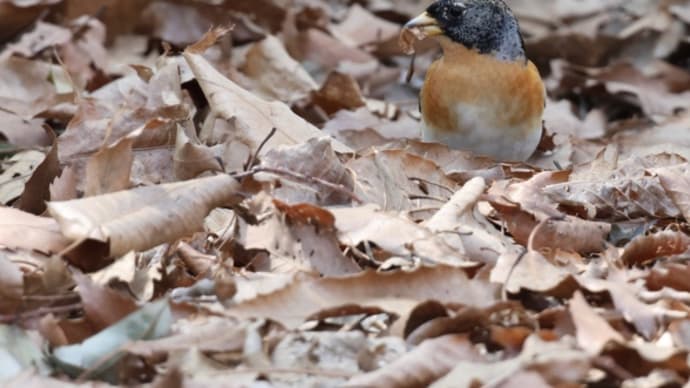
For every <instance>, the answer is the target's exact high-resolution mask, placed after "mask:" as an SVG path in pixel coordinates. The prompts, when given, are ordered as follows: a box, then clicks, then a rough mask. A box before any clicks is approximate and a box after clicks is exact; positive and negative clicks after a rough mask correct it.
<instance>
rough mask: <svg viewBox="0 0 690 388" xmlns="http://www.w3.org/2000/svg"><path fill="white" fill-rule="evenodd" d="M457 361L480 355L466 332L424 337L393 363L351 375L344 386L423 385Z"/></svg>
mask: <svg viewBox="0 0 690 388" xmlns="http://www.w3.org/2000/svg"><path fill="white" fill-rule="evenodd" d="M460 361H476V362H481V361H483V358H482V357H481V355H480V354H479V352H477V351H476V350H475V349H474V347H473V345H472V343H471V342H470V341H469V340H468V339H467V337H466V336H465V335H457V334H451V335H445V336H442V337H438V338H433V339H430V340H426V341H424V342H422V343H421V345H419V346H417V347H416V348H414V349H412V350H411V351H410V352H408V353H406V354H405V355H403V356H402V357H400V358H399V359H397V360H395V361H393V362H392V363H390V364H388V365H386V366H384V367H382V368H380V369H376V370H374V371H371V372H369V373H365V374H361V375H358V376H355V377H353V378H351V379H350V380H349V381H348V382H347V384H345V385H344V386H345V387H391V388H393V387H398V388H403V387H410V388H411V387H422V386H427V385H429V384H431V383H432V382H434V381H436V380H437V379H438V378H439V377H442V376H443V375H445V374H446V373H448V372H449V371H450V370H451V369H453V367H455V365H456V364H457V363H458V362H460Z"/></svg>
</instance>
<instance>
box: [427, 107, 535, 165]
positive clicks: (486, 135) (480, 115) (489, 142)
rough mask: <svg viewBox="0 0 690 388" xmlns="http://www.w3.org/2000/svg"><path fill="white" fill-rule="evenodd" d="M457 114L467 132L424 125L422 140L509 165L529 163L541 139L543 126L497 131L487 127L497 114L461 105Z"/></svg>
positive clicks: (494, 128)
mask: <svg viewBox="0 0 690 388" xmlns="http://www.w3.org/2000/svg"><path fill="white" fill-rule="evenodd" d="M455 111H456V113H457V117H458V119H459V120H460V123H459V124H460V125H459V126H460V127H461V128H465V129H466V130H465V131H462V132H460V131H457V130H456V131H454V132H453V131H447V130H446V131H444V130H439V129H438V128H434V127H433V126H431V125H428V124H427V123H426V122H425V123H424V125H423V128H422V139H423V140H424V141H429V142H438V143H444V144H446V145H448V146H449V147H451V148H455V149H461V150H467V151H472V152H474V153H476V154H482V155H487V156H491V157H493V158H495V159H497V160H506V161H508V160H511V161H522V160H526V159H527V158H529V157H530V156H531V155H532V153H533V152H534V150H535V149H536V148H537V145H538V144H539V140H540V139H541V122H538V123H533V125H534V128H530V130H526V129H525V128H505V127H504V128H496V127H492V126H487V125H486V124H485V123H486V122H487V121H489V120H487V118H488V117H492V115H495V114H496V113H495V112H492V111H488V110H487V109H483V108H481V107H478V106H475V105H468V104H458V105H457V106H456V108H455Z"/></svg>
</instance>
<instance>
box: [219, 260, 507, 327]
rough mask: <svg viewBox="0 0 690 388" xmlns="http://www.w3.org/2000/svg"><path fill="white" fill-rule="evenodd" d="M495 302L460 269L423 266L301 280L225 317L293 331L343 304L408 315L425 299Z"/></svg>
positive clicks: (487, 288)
mask: <svg viewBox="0 0 690 388" xmlns="http://www.w3.org/2000/svg"><path fill="white" fill-rule="evenodd" d="M432 285H433V286H432ZM496 297H497V288H496V286H495V285H491V284H489V283H488V282H482V281H478V280H477V279H473V280H470V279H469V278H468V277H467V275H466V274H465V272H464V271H463V270H462V269H458V268H452V267H444V266H439V267H436V268H424V267H422V268H419V269H417V270H416V271H414V272H411V273H406V272H404V271H398V272H394V273H376V272H372V271H369V272H364V273H361V274H357V275H353V276H347V277H340V278H335V277H333V278H322V279H318V278H313V277H306V276H302V277H298V278H297V279H296V280H294V281H293V282H292V283H291V284H289V285H288V286H287V287H285V288H283V289H280V290H277V291H275V292H272V293H270V294H266V295H262V296H259V297H257V298H255V299H252V300H248V301H246V302H244V303H240V304H238V305H236V306H234V307H231V308H230V309H229V310H228V313H229V314H230V315H234V316H238V317H267V318H271V319H275V320H278V321H280V322H282V323H283V324H285V325H287V326H288V327H291V328H294V327H297V326H298V325H300V324H301V323H302V322H303V321H304V320H305V319H307V318H308V317H310V316H311V315H313V314H316V313H318V312H319V311H321V310H324V309H330V308H334V307H339V306H343V305H348V304H358V305H362V306H378V307H380V308H382V309H383V310H385V311H389V312H393V313H396V314H397V315H398V316H407V313H409V311H411V309H412V308H414V307H415V306H416V305H417V304H418V303H419V302H421V301H425V300H428V299H434V300H438V301H440V302H444V303H445V302H448V303H450V302H455V303H462V304H467V305H471V306H479V307H481V306H486V305H490V304H492V303H494V302H495V300H496ZM296 301H298V303H296Z"/></svg>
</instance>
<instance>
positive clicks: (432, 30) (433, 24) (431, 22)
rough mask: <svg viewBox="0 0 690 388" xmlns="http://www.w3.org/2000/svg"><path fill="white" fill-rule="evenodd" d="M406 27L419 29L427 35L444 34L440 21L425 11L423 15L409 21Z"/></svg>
mask: <svg viewBox="0 0 690 388" xmlns="http://www.w3.org/2000/svg"><path fill="white" fill-rule="evenodd" d="M404 28H405V29H408V30H414V29H416V30H419V31H421V32H422V33H423V34H424V35H426V36H435V35H442V34H443V31H442V30H441V26H439V24H438V21H437V20H436V19H434V18H433V17H431V16H429V14H428V13H426V12H423V13H422V14H421V15H419V16H417V17H416V18H414V19H412V20H410V21H409V22H407V24H405V27H404Z"/></svg>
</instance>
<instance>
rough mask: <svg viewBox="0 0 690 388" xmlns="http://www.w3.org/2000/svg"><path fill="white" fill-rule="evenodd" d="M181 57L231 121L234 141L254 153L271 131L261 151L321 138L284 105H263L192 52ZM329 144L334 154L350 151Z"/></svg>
mask: <svg viewBox="0 0 690 388" xmlns="http://www.w3.org/2000/svg"><path fill="white" fill-rule="evenodd" d="M184 57H185V59H186V60H187V63H189V67H190V68H191V70H192V72H193V73H194V76H195V77H196V79H197V81H198V82H199V85H200V86H201V89H202V90H203V91H204V94H205V95H206V98H207V99H208V101H209V105H210V106H211V109H213V110H214V111H215V112H216V113H217V114H218V115H220V116H221V117H223V118H224V119H226V120H234V121H235V125H236V130H237V131H238V134H237V137H238V138H242V139H245V141H247V142H248V143H249V144H248V145H250V146H251V147H252V148H253V149H256V148H257V147H258V146H259V144H260V143H261V142H262V141H263V140H264V139H265V138H266V137H267V136H268V134H269V132H270V131H271V129H273V128H276V130H277V132H276V134H275V136H273V137H272V138H271V139H270V140H269V141H268V143H267V145H266V147H264V148H263V151H267V150H270V149H271V148H274V147H275V146H277V145H280V144H297V143H302V142H305V141H307V140H309V139H311V138H313V137H322V136H324V134H323V133H322V132H321V131H320V130H319V129H318V128H316V127H315V126H313V125H311V124H309V123H308V122H307V121H305V120H304V119H302V118H301V117H299V116H297V115H296V114H294V113H293V112H292V111H291V110H290V108H289V107H288V106H287V105H285V104H284V103H282V102H279V101H273V102H267V101H264V100H262V99H261V98H259V97H257V96H255V95H253V94H252V93H250V92H248V91H247V90H245V89H243V88H241V87H240V86H239V85H237V84H236V83H234V82H232V81H231V80H229V79H228V78H226V77H224V76H223V75H222V74H221V73H220V72H218V70H216V69H215V68H214V67H213V66H212V65H211V64H210V63H209V62H208V61H207V60H206V59H205V58H204V57H203V56H202V55H201V54H200V53H198V52H196V51H195V50H193V49H187V50H185V52H184ZM332 144H333V148H334V149H335V150H336V151H340V152H349V151H351V149H350V148H349V147H347V146H345V145H344V144H342V143H340V142H338V141H335V140H332Z"/></svg>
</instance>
